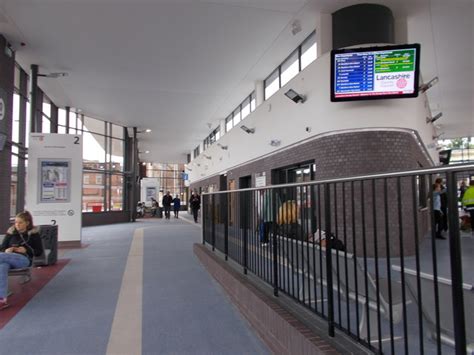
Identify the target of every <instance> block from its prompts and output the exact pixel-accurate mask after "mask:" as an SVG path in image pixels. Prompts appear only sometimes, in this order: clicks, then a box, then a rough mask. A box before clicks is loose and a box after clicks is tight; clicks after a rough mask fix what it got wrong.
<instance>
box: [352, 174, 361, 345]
mask: <svg viewBox="0 0 474 355" xmlns="http://www.w3.org/2000/svg"><path fill="white" fill-rule="evenodd" d="M354 189H355V187H354V181H351V209H352V249H353V252H354V259H353V260H354V283H355V294H356V296H355V297H356V302H355V304H356V307H355V308H356V322H357V326H356V333H357V339H358V340H360V329H359V326H358V324H360V315H359V281H358V277H357V244H356V222H355V196H354Z"/></svg>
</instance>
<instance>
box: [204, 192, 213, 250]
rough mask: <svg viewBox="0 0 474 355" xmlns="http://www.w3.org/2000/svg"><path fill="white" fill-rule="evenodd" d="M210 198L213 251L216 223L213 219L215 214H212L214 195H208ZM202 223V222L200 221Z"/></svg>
mask: <svg viewBox="0 0 474 355" xmlns="http://www.w3.org/2000/svg"><path fill="white" fill-rule="evenodd" d="M209 197H210V199H211V203H210V204H209V207H210V208H211V238H212V251H215V249H216V225H215V223H214V221H215V215H214V212H215V211H214V210H215V208H214V197H215V195H214V194H212V195H209ZM201 224H202V223H201Z"/></svg>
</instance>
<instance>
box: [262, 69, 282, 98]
mask: <svg viewBox="0 0 474 355" xmlns="http://www.w3.org/2000/svg"><path fill="white" fill-rule="evenodd" d="M279 88H280V80H279V78H278V69H276V70H275V71H274V72H273V73H271V74H270V76H269V77H268V78H266V79H265V100H268V99H269V98H270V97H271V96H272V95H273V94H274V93H276V92H277V91H278V89H279Z"/></svg>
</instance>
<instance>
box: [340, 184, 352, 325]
mask: <svg viewBox="0 0 474 355" xmlns="http://www.w3.org/2000/svg"><path fill="white" fill-rule="evenodd" d="M346 208H347V206H346V183H345V182H343V183H342V218H343V221H344V223H343V230H344V274H345V275H346V280H345V282H346V315H347V332H348V333H349V334H350V333H351V315H350V307H349V306H350V302H349V300H350V298H349V268H348V265H347V212H346Z"/></svg>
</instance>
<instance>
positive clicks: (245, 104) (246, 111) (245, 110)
mask: <svg viewBox="0 0 474 355" xmlns="http://www.w3.org/2000/svg"><path fill="white" fill-rule="evenodd" d="M249 114H250V96H249V97H247V98H246V99H245V100H244V102H242V119H244V118H245V117H247V116H248V115H249Z"/></svg>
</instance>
